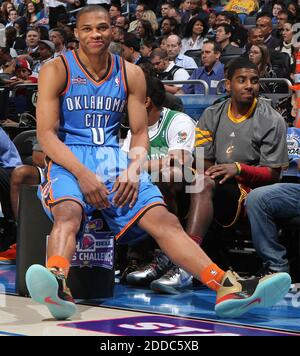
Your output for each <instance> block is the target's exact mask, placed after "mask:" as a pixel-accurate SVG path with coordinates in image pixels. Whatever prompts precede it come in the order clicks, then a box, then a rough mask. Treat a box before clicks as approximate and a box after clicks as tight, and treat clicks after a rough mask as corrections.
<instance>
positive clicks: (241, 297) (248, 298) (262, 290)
mask: <svg viewBox="0 0 300 356" xmlns="http://www.w3.org/2000/svg"><path fill="white" fill-rule="evenodd" d="M290 286H291V277H290V275H289V274H287V273H276V274H272V275H268V276H265V277H263V278H252V279H241V278H240V277H239V275H237V274H236V273H234V272H231V271H227V272H226V274H225V276H224V278H223V281H222V283H221V287H220V289H219V290H218V292H217V301H216V306H215V311H216V314H217V315H218V316H219V317H222V318H237V317H239V316H241V315H242V314H244V313H246V312H248V311H249V310H250V309H252V308H268V307H272V306H273V305H275V304H277V303H278V302H280V301H281V300H282V299H283V298H284V296H285V295H286V294H287V293H288V291H289V288H290Z"/></svg>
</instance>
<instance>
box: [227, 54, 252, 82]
mask: <svg viewBox="0 0 300 356" xmlns="http://www.w3.org/2000/svg"><path fill="white" fill-rule="evenodd" d="M230 62H231V63H230V66H229V68H228V73H227V78H228V79H229V80H231V79H232V78H233V76H234V74H235V72H236V71H237V70H239V69H245V68H246V69H254V70H255V71H257V73H258V68H257V65H256V64H254V63H252V62H251V61H250V60H249V59H248V58H243V57H239V58H236V59H234V60H233V61H230Z"/></svg>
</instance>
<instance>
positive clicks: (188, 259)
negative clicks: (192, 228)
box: [139, 206, 291, 317]
mask: <svg viewBox="0 0 300 356" xmlns="http://www.w3.org/2000/svg"><path fill="white" fill-rule="evenodd" d="M158 222H159V223H158ZM139 226H140V227H142V228H143V229H144V230H146V231H147V232H148V233H149V234H150V235H152V236H153V237H154V239H155V240H156V241H157V243H158V244H159V246H160V247H161V249H162V250H163V251H164V252H165V253H166V254H167V255H168V256H169V257H170V259H171V260H172V261H173V262H174V263H175V264H177V265H179V266H181V267H182V268H183V269H185V270H187V271H188V272H190V273H192V274H193V275H194V276H195V277H196V278H198V279H200V280H201V281H202V282H203V283H204V284H206V285H207V286H208V287H210V288H211V289H213V290H216V291H217V302H216V307H215V310H216V312H217V314H218V315H219V316H221V317H238V316H240V315H242V314H244V313H245V312H247V311H248V310H250V309H252V308H254V307H270V306H273V305H274V304H276V303H278V302H279V301H280V300H282V298H283V297H284V296H285V295H286V293H287V292H288V290H289V288H290V285H291V278H290V276H289V275H288V274H287V273H279V274H273V275H271V276H266V277H264V278H261V279H258V278H254V279H251V280H242V279H241V278H240V277H239V276H238V275H236V274H234V273H232V272H230V271H229V272H226V273H225V272H224V271H222V270H221V269H220V268H218V266H216V265H215V264H213V262H212V261H211V259H210V258H209V257H208V256H207V255H206V254H205V253H204V251H203V250H202V249H201V247H200V246H198V245H197V244H196V243H195V242H194V241H193V240H191V239H190V238H189V236H188V235H187V234H186V233H185V232H184V231H183V229H182V227H181V225H180V223H179V221H178V219H177V218H176V217H175V216H174V215H172V214H170V213H169V212H168V211H167V209H166V208H164V207H161V206H156V207H153V208H152V209H150V210H148V211H147V212H146V213H145V215H144V216H143V217H142V218H141V220H140V221H139Z"/></svg>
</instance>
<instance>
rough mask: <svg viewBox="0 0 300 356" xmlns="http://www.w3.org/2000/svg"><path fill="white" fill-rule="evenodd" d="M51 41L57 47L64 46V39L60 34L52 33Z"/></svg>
mask: <svg viewBox="0 0 300 356" xmlns="http://www.w3.org/2000/svg"><path fill="white" fill-rule="evenodd" d="M49 39H50V41H51V42H53V43H54V44H55V45H59V46H60V45H62V44H63V43H64V41H63V38H62V37H61V34H60V33H59V32H56V31H53V32H50V35H49Z"/></svg>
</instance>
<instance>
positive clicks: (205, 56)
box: [201, 43, 220, 68]
mask: <svg viewBox="0 0 300 356" xmlns="http://www.w3.org/2000/svg"><path fill="white" fill-rule="evenodd" d="M219 58H220V53H219V52H217V53H215V52H214V45H213V44H212V43H204V44H203V47H202V51H201V61H202V65H203V66H204V67H205V68H212V67H213V66H214V64H215V63H216V61H217V60H219Z"/></svg>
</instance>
